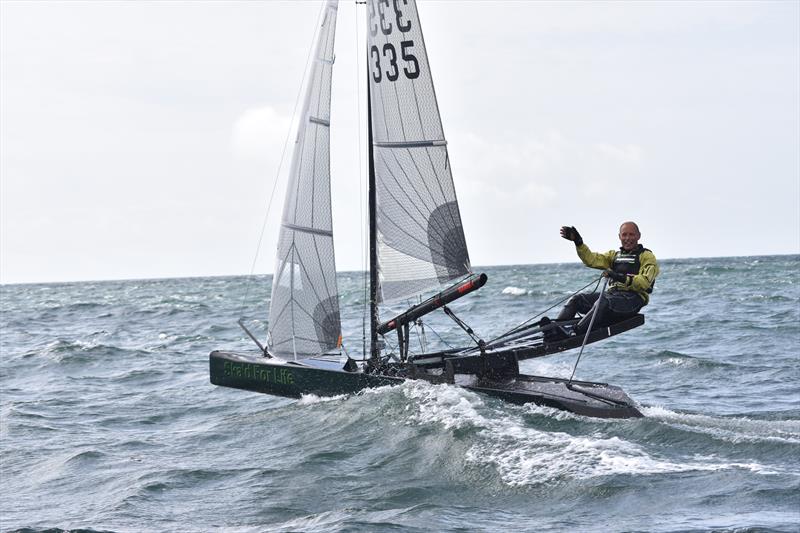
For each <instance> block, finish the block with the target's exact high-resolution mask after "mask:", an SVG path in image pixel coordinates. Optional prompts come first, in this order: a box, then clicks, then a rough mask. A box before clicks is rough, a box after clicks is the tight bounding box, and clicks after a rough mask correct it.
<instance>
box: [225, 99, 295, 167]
mask: <svg viewBox="0 0 800 533" xmlns="http://www.w3.org/2000/svg"><path fill="white" fill-rule="evenodd" d="M290 123H291V118H290V117H288V116H285V115H281V114H280V113H278V112H277V111H276V110H275V109H273V108H272V107H270V106H263V107H256V108H252V109H248V110H247V111H245V112H244V113H242V114H241V115H240V116H239V118H237V119H236V122H235V123H234V125H233V133H232V136H231V150H232V152H233V155H234V156H235V157H236V158H237V159H246V160H247V159H263V158H266V157H269V155H270V154H275V153H276V151H277V150H281V149H282V147H283V145H284V143H285V142H286V135H287V133H286V132H287V131H289V125H290Z"/></svg>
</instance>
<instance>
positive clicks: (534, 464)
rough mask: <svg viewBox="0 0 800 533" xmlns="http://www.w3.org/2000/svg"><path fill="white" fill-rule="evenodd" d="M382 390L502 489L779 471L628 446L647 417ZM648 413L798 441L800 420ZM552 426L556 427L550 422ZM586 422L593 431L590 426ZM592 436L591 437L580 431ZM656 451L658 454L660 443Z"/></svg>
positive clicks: (425, 389) (411, 386) (446, 389)
mask: <svg viewBox="0 0 800 533" xmlns="http://www.w3.org/2000/svg"><path fill="white" fill-rule="evenodd" d="M384 390H385V391H386V392H385V393H386V394H390V395H391V394H395V393H397V392H398V391H399V393H400V394H402V396H403V398H404V399H405V400H406V401H407V403H406V405H405V408H404V410H403V411H402V412H403V413H405V420H404V422H405V425H411V426H418V427H420V428H426V429H428V430H429V429H431V428H433V429H435V430H436V431H441V432H443V433H446V434H447V436H448V437H449V438H450V439H453V440H455V441H462V444H464V445H465V455H464V456H465V460H466V461H465V466H466V468H468V469H470V470H472V469H475V468H476V469H478V470H479V471H480V472H482V475H486V472H487V467H490V470H488V472H491V474H490V477H496V478H497V480H498V481H499V483H500V484H502V485H505V486H508V487H522V486H540V485H542V484H546V483H559V482H569V481H571V480H585V479H591V478H600V477H604V476H619V475H627V476H648V475H657V474H673V473H683V472H699V471H721V470H728V469H740V470H745V471H749V472H752V473H755V474H777V473H779V472H776V471H775V470H774V469H773V468H771V467H769V466H768V465H764V464H760V463H758V462H752V461H750V462H742V461H736V460H735V459H733V458H725V457H722V456H718V455H708V456H698V455H684V456H679V457H668V456H667V454H666V453H665V452H662V451H660V449H650V448H651V446H650V444H649V443H636V442H633V441H632V440H629V439H628V438H627V437H626V436H625V432H626V431H631V432H633V433H637V432H638V431H637V430H636V429H637V428H636V426H637V425H642V424H652V423H653V422H652V420H648V419H647V418H645V419H640V420H627V421H619V420H614V421H611V420H598V419H594V418H587V417H582V416H579V415H575V414H572V413H567V412H564V411H560V410H557V409H551V408H547V407H540V406H535V405H525V406H521V407H515V406H508V405H506V404H503V403H500V402H496V401H494V400H491V399H486V398H484V397H482V396H481V395H478V394H475V393H472V392H469V391H466V390H463V389H458V388H455V387H450V386H447V385H431V384H429V383H425V382H417V381H414V382H407V383H405V384H403V385H402V386H400V387H397V388H395V389H390V388H386V389H384ZM645 414H646V416H648V417H651V418H652V419H655V420H656V421H658V423H659V424H663V423H667V424H668V425H671V426H687V427H690V428H692V430H693V431H698V432H701V433H706V432H707V433H711V434H715V435H719V436H723V438H726V439H730V440H732V441H733V440H736V441H741V440H748V439H757V438H762V439H778V440H783V441H785V442H792V443H794V442H797V439H798V437H800V428H797V423H796V422H795V421H788V422H779V423H778V424H777V425H776V424H775V423H774V422H770V421H754V420H748V419H725V418H714V417H710V416H704V415H681V414H678V413H673V412H671V411H668V410H666V409H663V408H657V407H656V408H652V407H651V408H647V409H646V412H645ZM531 415H533V416H531ZM548 421H552V422H555V424H548V423H547V422H548ZM573 422H580V423H579V424H576V423H573ZM532 424H536V426H535V427H534V426H533V425H532ZM587 424H591V425H590V426H589V427H587ZM554 427H555V428H558V429H555V430H554V429H553V428H554ZM737 428H738V429H737ZM587 430H588V431H589V433H588V434H579V433H578V432H581V431H584V432H585V431H587ZM765 432H766V433H765ZM614 433H617V434H614ZM620 433H621V434H622V435H620ZM759 435H762V436H761V437H759ZM652 448H657V444H656V443H654V444H653V446H652ZM464 473H465V474H466V472H464ZM470 475H472V473H471V474H470Z"/></svg>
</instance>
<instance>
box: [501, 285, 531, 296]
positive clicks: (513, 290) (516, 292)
mask: <svg viewBox="0 0 800 533" xmlns="http://www.w3.org/2000/svg"><path fill="white" fill-rule="evenodd" d="M502 294H508V295H510V296H523V295H525V294H528V291H527V290H525V289H521V288H519V287H506V288H505V289H503V292H502Z"/></svg>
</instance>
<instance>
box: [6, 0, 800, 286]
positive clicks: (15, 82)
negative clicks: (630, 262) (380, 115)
mask: <svg viewBox="0 0 800 533" xmlns="http://www.w3.org/2000/svg"><path fill="white" fill-rule="evenodd" d="M419 4H420V5H419V11H420V16H421V21H422V27H423V30H424V32H425V40H426V44H427V47H428V54H429V58H430V62H431V69H432V72H433V78H434V83H435V85H436V93H437V96H438V98H439V105H440V110H441V115H442V120H443V123H444V129H445V135H446V137H447V139H448V143H449V144H448V146H449V154H450V162H451V164H452V168H453V176H454V180H455V183H456V190H457V194H458V197H459V201H460V205H461V214H462V218H463V220H464V226H465V233H466V238H467V244H468V246H469V250H470V256H471V258H472V263H473V265H495V264H510V263H551V262H561V261H577V258H576V256H575V254H574V247H572V246H571V245H570V244H569V243H567V242H566V241H564V240H562V239H560V238H559V236H558V228H559V227H560V226H561V225H563V224H569V225H575V226H577V227H578V229H579V230H580V232H581V233H582V234H583V237H584V239H585V240H586V242H587V244H589V245H590V247H592V248H594V249H597V250H603V251H605V250H608V249H611V248H614V247H616V246H618V241H617V239H616V233H617V229H618V225H619V223H620V222H621V221H624V220H628V219H633V220H636V221H637V222H639V225H640V227H641V229H642V242H643V243H644V244H645V245H646V246H648V247H649V248H651V249H652V250H653V251H654V252H655V254H656V256H657V257H659V258H670V257H708V256H734V255H760V254H785V253H800V3H798V2H796V1H778V2H752V3H748V2H722V1H713V2H667V3H658V2H642V3H635V2H617V3H603V2H569V3H550V2H500V1H474V2H455V1H446V0H439V1H425V0H422V1H420V2H419ZM0 6H1V7H0V9H1V10H2V11H1V12H0V118H1V124H0V202H1V203H0V282H3V283H15V282H29V281H61V280H90V279H119V278H144V277H172V276H198V275H217V274H247V273H248V272H249V271H250V268H251V263H252V261H253V257H254V254H255V252H256V245H257V242H258V237H259V232H260V229H261V225H262V220H263V218H264V214H265V211H266V207H267V204H268V200H269V197H270V192H271V190H272V187H273V183H274V181H275V179H276V175H277V170H278V164H279V162H280V160H281V154H282V150H283V144H284V140H285V139H286V135H287V132H288V129H289V126H290V123H291V117H292V112H293V109H294V105H295V101H296V97H297V94H298V92H299V89H300V84H301V80H302V77H303V71H304V69H305V67H306V57H307V55H308V51H309V48H310V46H311V42H312V37H313V33H314V31H315V26H316V21H317V16H318V13H319V6H320V4H319V2H303V1H293V2H278V1H274V2H272V1H266V2H249V1H248V2H219V3H215V2H175V3H170V2H138V3H133V2H131V3H126V2H100V1H91V2H85V3H80V2H52V3H51V2H43V1H42V2H9V1H2V2H1V3H0ZM363 10H364V6H358V7H357V6H356V5H355V3H354V2H353V1H352V0H347V1H342V2H341V3H340V6H339V25H338V32H337V43H336V55H337V59H336V65H335V67H334V94H333V113H332V120H331V135H332V137H333V140H332V151H333V155H332V172H333V201H334V212H333V216H334V220H333V223H334V232H335V238H336V247H337V248H336V259H337V262H338V268H339V270H355V269H360V268H361V258H362V254H361V252H360V249H361V237H360V235H361V230H360V227H361V221H360V217H361V210H360V209H359V198H363V193H362V192H361V190H360V183H361V182H362V181H363V164H361V165H360V164H359V162H360V157H361V158H363V154H364V150H363V148H361V149H359V142H358V139H359V126H361V127H362V128H361V129H362V130H363V119H364V114H363V111H362V112H361V113H360V114H359V110H358V106H357V96H358V93H359V91H361V94H362V95H363V91H364V87H365V85H366V83H365V80H364V75H363V74H359V72H358V70H357V61H356V59H358V62H359V63H360V64H361V67H362V68H363V56H364V54H365V51H364V45H363V39H360V38H359V37H358V35H357V32H358V31H359V29H361V30H363V26H364V12H363ZM356 16H358V18H356ZM359 119H360V120H361V123H359ZM361 139H364V136H363V133H362V135H361ZM288 160H289V154H287V155H286V160H285V162H284V165H285V166H287V167H288ZM359 168H361V174H362V176H361V177H360V175H359ZM283 184H284V182H283V181H279V183H278V188H277V193H276V198H275V200H274V203H273V206H272V210H271V212H270V218H269V220H268V224H267V228H266V231H265V233H264V240H263V243H262V247H261V252H260V255H259V261H258V263H257V265H256V272H257V273H266V272H271V270H272V267H273V262H274V257H273V256H274V251H275V243H276V239H277V229H276V223H277V220H278V219H279V216H280V210H281V207H282V203H283V202H282V197H283V190H282V186H283Z"/></svg>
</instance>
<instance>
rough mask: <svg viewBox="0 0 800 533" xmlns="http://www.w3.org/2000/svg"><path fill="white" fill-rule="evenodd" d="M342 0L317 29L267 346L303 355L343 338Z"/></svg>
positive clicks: (332, 0) (333, 2)
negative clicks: (336, 139) (333, 137)
mask: <svg viewBox="0 0 800 533" xmlns="http://www.w3.org/2000/svg"><path fill="white" fill-rule="evenodd" d="M337 4H338V1H337V0H328V1H327V2H326V4H325V7H324V14H323V17H322V23H321V25H320V28H319V30H318V32H317V38H316V44H315V47H316V50H315V54H314V58H315V59H316V60H315V61H312V62H311V66H310V70H309V76H308V82H307V85H306V92H305V97H304V100H303V107H302V111H301V114H300V116H299V120H298V128H297V129H298V131H297V137H296V140H295V145H294V150H293V153H292V163H291V167H290V171H289V181H288V184H287V187H286V197H285V199H284V206H283V216H282V219H281V228H280V234H279V237H278V251H277V254H276V266H275V276H274V278H273V283H272V299H271V301H270V321H269V339H268V344H267V348H268V350H269V351H270V352H271V353H272V354H274V355H278V356H281V357H283V358H286V359H302V358H305V357H311V356H314V355H318V354H320V353H324V352H327V351H330V350H332V349H334V348H336V347H337V346H338V345H339V339H340V336H341V335H340V334H341V319H340V313H339V293H338V287H337V285H336V261H335V257H334V248H333V225H332V216H331V185H330V108H331V75H332V68H333V63H334V54H333V47H334V42H335V32H336V15H337Z"/></svg>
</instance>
